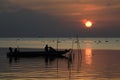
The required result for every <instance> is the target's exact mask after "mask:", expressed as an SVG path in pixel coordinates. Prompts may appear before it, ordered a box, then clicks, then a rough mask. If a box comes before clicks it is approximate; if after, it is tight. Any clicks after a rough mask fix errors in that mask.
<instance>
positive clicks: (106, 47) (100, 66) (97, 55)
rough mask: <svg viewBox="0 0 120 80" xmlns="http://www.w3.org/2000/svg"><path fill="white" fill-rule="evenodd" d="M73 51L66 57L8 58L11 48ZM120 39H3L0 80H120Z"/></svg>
mask: <svg viewBox="0 0 120 80" xmlns="http://www.w3.org/2000/svg"><path fill="white" fill-rule="evenodd" d="M46 44H48V45H49V46H51V47H53V48H55V49H73V51H72V52H71V53H67V54H65V55H63V56H62V57H49V58H48V57H43V56H42V57H32V58H8V57H6V53H7V52H9V50H8V48H9V47H13V48H19V49H20V50H21V49H22V50H24V49H27V50H39V49H43V48H44V47H45V45H46ZM119 66H120V38H0V80H120V68H119Z"/></svg>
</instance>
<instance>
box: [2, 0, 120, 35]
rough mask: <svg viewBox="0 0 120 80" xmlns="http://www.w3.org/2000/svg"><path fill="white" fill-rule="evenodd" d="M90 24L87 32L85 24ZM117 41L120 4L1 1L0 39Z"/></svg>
mask: <svg viewBox="0 0 120 80" xmlns="http://www.w3.org/2000/svg"><path fill="white" fill-rule="evenodd" d="M85 20H89V21H91V22H92V23H93V24H92V27H90V28H86V27H85V25H84V21H85ZM77 33H79V36H83V37H84V36H85V37H120V0H0V37H36V36H42V37H71V36H75V35H76V34H77Z"/></svg>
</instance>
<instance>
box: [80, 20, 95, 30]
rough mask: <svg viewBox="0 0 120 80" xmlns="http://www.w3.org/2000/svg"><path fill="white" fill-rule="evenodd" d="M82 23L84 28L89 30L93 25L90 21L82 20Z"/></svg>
mask: <svg viewBox="0 0 120 80" xmlns="http://www.w3.org/2000/svg"><path fill="white" fill-rule="evenodd" d="M82 22H83V24H84V25H85V27H86V28H91V27H92V25H93V22H92V21H91V20H87V19H84V20H82Z"/></svg>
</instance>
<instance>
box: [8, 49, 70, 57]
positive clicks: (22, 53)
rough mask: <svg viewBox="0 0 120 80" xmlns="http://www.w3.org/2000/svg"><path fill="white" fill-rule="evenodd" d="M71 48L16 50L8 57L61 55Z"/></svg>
mask: <svg viewBox="0 0 120 80" xmlns="http://www.w3.org/2000/svg"><path fill="white" fill-rule="evenodd" d="M70 50H71V49H69V50H59V51H58V50H55V51H14V52H8V53H7V57H35V56H61V55H63V54H66V53H68V52H70Z"/></svg>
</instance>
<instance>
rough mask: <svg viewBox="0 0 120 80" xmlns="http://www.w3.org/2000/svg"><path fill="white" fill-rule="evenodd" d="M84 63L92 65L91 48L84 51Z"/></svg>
mask: <svg viewBox="0 0 120 80" xmlns="http://www.w3.org/2000/svg"><path fill="white" fill-rule="evenodd" d="M85 61H86V64H89V65H91V64H92V48H86V49H85Z"/></svg>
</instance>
